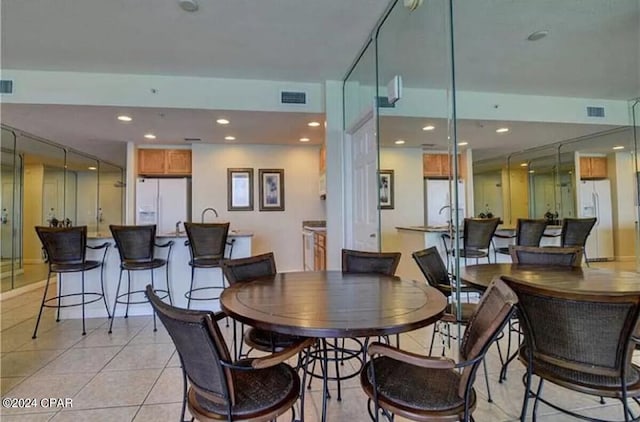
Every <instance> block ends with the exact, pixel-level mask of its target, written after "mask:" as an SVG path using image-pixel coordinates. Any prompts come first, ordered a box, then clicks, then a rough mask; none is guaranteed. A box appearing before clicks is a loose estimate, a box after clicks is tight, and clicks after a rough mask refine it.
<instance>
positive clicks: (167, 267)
mask: <svg viewBox="0 0 640 422" xmlns="http://www.w3.org/2000/svg"><path fill="white" fill-rule="evenodd" d="M151 271H153V270H151ZM164 276H165V280H166V282H167V295H168V296H169V305H171V306H173V299H172V298H171V286H170V285H169V261H168V260H167V263H166V264H165V270H164Z"/></svg>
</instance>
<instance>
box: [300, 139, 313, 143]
mask: <svg viewBox="0 0 640 422" xmlns="http://www.w3.org/2000/svg"><path fill="white" fill-rule="evenodd" d="M310 140H311V139H309V138H300V142H309V141H310Z"/></svg>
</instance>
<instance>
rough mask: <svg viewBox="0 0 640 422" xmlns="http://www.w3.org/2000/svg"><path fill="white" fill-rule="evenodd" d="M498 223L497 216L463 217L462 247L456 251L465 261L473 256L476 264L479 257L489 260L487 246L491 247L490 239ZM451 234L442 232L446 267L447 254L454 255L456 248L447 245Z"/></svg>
mask: <svg viewBox="0 0 640 422" xmlns="http://www.w3.org/2000/svg"><path fill="white" fill-rule="evenodd" d="M498 224H500V219H499V218H465V219H464V227H463V231H462V233H463V234H462V242H463V246H462V249H461V250H460V251H459V252H458V253H459V254H460V258H464V259H465V263H466V262H467V259H468V258H475V259H476V264H477V263H478V260H479V259H480V258H487V262H491V260H490V259H489V248H490V247H491V239H493V235H494V234H495V232H496V229H497V228H498ZM450 241H451V236H450V235H449V234H448V233H443V234H442V243H443V244H444V249H445V251H446V252H447V268H449V261H450V260H449V255H451V256H455V255H456V250H455V249H454V248H453V246H452V245H449V242H450Z"/></svg>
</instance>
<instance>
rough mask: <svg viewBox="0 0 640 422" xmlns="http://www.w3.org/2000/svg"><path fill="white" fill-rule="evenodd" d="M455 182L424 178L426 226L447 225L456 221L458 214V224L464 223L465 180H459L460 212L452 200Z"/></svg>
mask: <svg viewBox="0 0 640 422" xmlns="http://www.w3.org/2000/svg"><path fill="white" fill-rule="evenodd" d="M454 183H455V182H453V181H449V180H440V179H424V201H425V205H424V219H425V222H424V224H425V226H432V227H433V226H447V225H449V223H450V222H452V221H454V219H455V216H456V214H457V217H458V224H460V225H462V223H463V222H464V217H465V191H464V182H463V181H462V180H459V181H458V198H459V200H458V201H459V202H458V210H457V211H458V212H457V213H455V212H454V211H455V210H454V209H453V208H455V204H454V203H453V201H451V197H452V196H453V195H454V189H453V188H454V186H453V184H454Z"/></svg>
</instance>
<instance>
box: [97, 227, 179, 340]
mask: <svg viewBox="0 0 640 422" xmlns="http://www.w3.org/2000/svg"><path fill="white" fill-rule="evenodd" d="M109 230H111V234H112V235H113V239H114V240H115V241H116V247H117V248H118V252H119V253H120V277H119V278H118V287H117V288H116V300H115V301H114V303H113V312H112V313H111V314H112V315H113V318H112V319H111V324H109V333H111V331H112V329H113V320H114V319H115V316H116V306H117V305H118V303H121V304H123V305H127V307H126V310H125V313H124V317H125V318H127V317H128V316H129V305H133V304H138V303H148V299H147V298H146V297H145V291H144V289H139V290H133V291H132V290H131V271H145V270H148V271H151V286H153V289H154V291H155V292H156V294H158V293H160V294H162V295H163V296H161V298H162V299H164V298H166V297H168V298H169V302H170V303H172V304H173V300H172V298H171V289H170V287H169V265H168V263H169V259H170V257H171V247H172V246H173V240H170V241H169V242H167V243H163V244H157V243H156V225H155V224H151V225H144V226H115V225H110V226H109ZM156 247H157V248H169V249H168V252H167V258H166V259H161V258H156V257H155V253H154V251H155V248H156ZM161 267H165V279H166V282H167V289H166V290H161V289H156V288H155V285H154V276H153V270H154V269H156V268H161ZM124 271H126V272H127V292H126V293H122V294H121V293H120V284H121V283H122V273H123V272H124ZM135 294H138V295H142V299H141V300H132V296H133V295H135ZM153 331H157V327H156V314H155V312H154V313H153Z"/></svg>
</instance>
